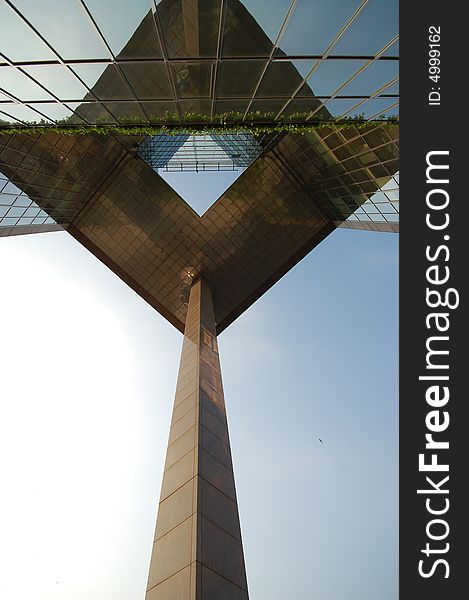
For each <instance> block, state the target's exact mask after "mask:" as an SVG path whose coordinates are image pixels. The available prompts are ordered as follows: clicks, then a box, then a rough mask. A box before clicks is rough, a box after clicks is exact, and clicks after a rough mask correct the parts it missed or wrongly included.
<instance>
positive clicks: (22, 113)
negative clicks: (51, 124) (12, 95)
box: [0, 104, 48, 123]
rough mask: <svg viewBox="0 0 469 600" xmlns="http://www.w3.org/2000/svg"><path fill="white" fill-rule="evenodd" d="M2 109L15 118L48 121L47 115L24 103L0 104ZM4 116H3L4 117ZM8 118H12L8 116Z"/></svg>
mask: <svg viewBox="0 0 469 600" xmlns="http://www.w3.org/2000/svg"><path fill="white" fill-rule="evenodd" d="M0 111H2V112H4V113H6V114H7V115H9V116H10V117H12V118H13V119H17V120H18V121H25V122H30V121H31V122H36V123H37V122H39V121H41V120H44V121H48V119H47V118H46V117H45V116H42V115H40V114H39V113H37V112H36V111H34V110H33V109H32V108H29V106H26V105H24V104H0ZM3 118H4V117H3V116H2V119H3ZM6 120H11V119H8V118H6Z"/></svg>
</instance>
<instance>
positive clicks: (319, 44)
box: [280, 0, 360, 55]
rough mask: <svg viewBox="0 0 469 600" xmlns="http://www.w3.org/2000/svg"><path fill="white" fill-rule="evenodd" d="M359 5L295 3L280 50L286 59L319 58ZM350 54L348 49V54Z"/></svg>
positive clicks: (338, 0) (334, 0) (336, 0)
mask: <svg viewBox="0 0 469 600" xmlns="http://www.w3.org/2000/svg"><path fill="white" fill-rule="evenodd" d="M359 4H360V2H358V1H357V0H354V1H353V2H351V1H350V0H317V1H316V2H312V1H311V0H299V2H298V4H297V6H296V9H295V12H294V13H293V16H292V18H291V20H290V23H289V25H288V27H287V30H286V32H285V35H284V37H283V40H282V41H281V42H280V48H281V49H282V50H283V51H284V52H286V53H287V54H289V55H291V54H293V55H295V54H296V55H299V54H322V53H323V52H324V50H325V49H326V48H327V47H328V46H329V44H330V43H331V41H332V40H333V38H334V37H335V36H336V34H337V33H338V32H339V31H340V30H341V29H342V27H343V26H344V25H345V23H346V22H347V21H348V20H349V19H350V17H351V16H352V15H353V13H354V12H355V10H356V9H357V8H358V6H359ZM334 53H335V50H334ZM354 53H355V51H354V49H353V48H352V49H349V51H348V54H354Z"/></svg>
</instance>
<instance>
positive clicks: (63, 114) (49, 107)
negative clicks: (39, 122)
mask: <svg viewBox="0 0 469 600" xmlns="http://www.w3.org/2000/svg"><path fill="white" fill-rule="evenodd" d="M29 106H30V107H31V108H34V109H36V110H37V111H38V112H41V113H42V114H43V115H45V116H46V117H48V118H49V119H51V120H52V121H62V120H64V119H68V118H69V117H70V116H71V115H72V111H71V110H69V109H68V108H67V107H66V106H64V105H63V104H59V103H58V102H42V103H41V104H34V103H31V104H30V105H29Z"/></svg>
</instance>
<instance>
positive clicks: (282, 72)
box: [257, 62, 312, 97]
mask: <svg viewBox="0 0 469 600" xmlns="http://www.w3.org/2000/svg"><path fill="white" fill-rule="evenodd" d="M302 80H303V78H302V77H301V75H300V74H299V73H298V71H297V70H296V68H295V67H294V65H292V64H291V63H288V62H273V63H272V64H271V65H270V66H269V68H268V70H267V73H266V74H265V75H264V78H263V80H262V83H261V85H260V86H259V89H258V91H257V96H258V97H272V96H287V97H289V96H291V95H292V94H293V93H294V92H295V91H296V90H297V89H298V86H299V85H301V83H302ZM306 89H307V91H308V92H309V94H312V92H311V91H310V90H309V88H307V87H306Z"/></svg>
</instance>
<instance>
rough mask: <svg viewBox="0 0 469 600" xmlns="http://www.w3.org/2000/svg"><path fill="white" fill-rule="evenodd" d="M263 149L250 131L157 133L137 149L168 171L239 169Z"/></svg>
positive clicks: (145, 158)
mask: <svg viewBox="0 0 469 600" xmlns="http://www.w3.org/2000/svg"><path fill="white" fill-rule="evenodd" d="M261 152H262V146H261V145H260V144H259V142H257V141H256V139H255V138H254V136H253V135H251V134H250V133H234V134H229V133H226V134H207V135H191V136H189V135H165V134H160V135H154V136H151V137H150V138H148V139H147V140H145V142H143V143H142V144H141V145H140V146H139V148H138V151H137V154H138V156H140V158H143V160H144V161H145V162H147V163H148V164H149V165H150V166H151V167H152V168H153V169H155V170H158V169H163V170H164V171H173V172H174V171H175V172H177V171H196V172H197V171H237V170H238V169H240V168H241V169H242V168H246V167H248V166H249V165H250V164H251V163H252V162H253V161H254V160H255V159H256V158H257V157H258V156H259V155H260V153H261Z"/></svg>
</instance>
